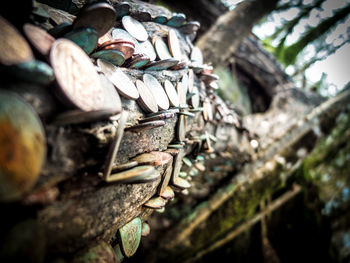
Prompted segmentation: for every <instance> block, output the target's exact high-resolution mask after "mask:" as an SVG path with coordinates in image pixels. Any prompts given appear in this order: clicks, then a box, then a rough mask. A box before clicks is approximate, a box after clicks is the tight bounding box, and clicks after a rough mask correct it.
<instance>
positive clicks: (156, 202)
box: [143, 197, 167, 209]
mask: <svg viewBox="0 0 350 263" xmlns="http://www.w3.org/2000/svg"><path fill="white" fill-rule="evenodd" d="M166 203H167V200H165V199H163V198H161V197H154V198H152V199H150V200H148V201H147V202H146V203H144V204H143V206H145V207H147V208H152V209H160V208H163V207H164V206H165V205H166Z"/></svg>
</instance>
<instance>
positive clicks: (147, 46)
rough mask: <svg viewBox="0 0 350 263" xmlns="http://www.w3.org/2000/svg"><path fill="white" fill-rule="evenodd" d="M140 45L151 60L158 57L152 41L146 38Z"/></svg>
mask: <svg viewBox="0 0 350 263" xmlns="http://www.w3.org/2000/svg"><path fill="white" fill-rule="evenodd" d="M140 46H141V50H142V52H143V53H144V54H145V55H146V56H147V57H149V59H150V61H154V60H155V59H156V57H157V54H156V52H155V50H154V47H153V45H152V43H151V42H150V41H148V40H146V41H144V42H141V43H140Z"/></svg>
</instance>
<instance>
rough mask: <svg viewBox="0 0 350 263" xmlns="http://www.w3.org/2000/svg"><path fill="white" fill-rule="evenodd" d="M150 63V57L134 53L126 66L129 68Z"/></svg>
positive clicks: (140, 66)
mask: <svg viewBox="0 0 350 263" xmlns="http://www.w3.org/2000/svg"><path fill="white" fill-rule="evenodd" d="M148 63H149V58H148V57H147V56H144V55H134V56H132V57H131V59H129V60H128V61H127V62H126V63H125V66H126V67H128V68H142V67H144V66H146V65H147V64H148Z"/></svg>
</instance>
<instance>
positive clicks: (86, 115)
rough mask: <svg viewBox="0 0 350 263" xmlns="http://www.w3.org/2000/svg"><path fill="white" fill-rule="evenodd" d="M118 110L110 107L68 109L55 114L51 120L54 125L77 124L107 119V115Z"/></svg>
mask: <svg viewBox="0 0 350 263" xmlns="http://www.w3.org/2000/svg"><path fill="white" fill-rule="evenodd" d="M117 113H118V112H116V111H114V110H112V109H103V110H93V111H82V110H70V111H66V112H63V113H61V114H59V115H57V116H56V118H55V119H54V120H53V122H52V123H53V124H55V125H67V124H78V123H86V122H96V121H101V120H106V119H108V117H109V116H111V115H115V114H117Z"/></svg>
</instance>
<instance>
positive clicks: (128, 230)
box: [118, 217, 142, 257]
mask: <svg viewBox="0 0 350 263" xmlns="http://www.w3.org/2000/svg"><path fill="white" fill-rule="evenodd" d="M141 232H142V221H141V218H140V217H136V218H134V219H133V220H131V221H130V222H129V223H127V224H125V225H124V226H122V227H121V228H119V230H118V234H119V239H120V245H121V250H122V252H123V254H124V255H125V256H126V257H131V256H132V255H134V254H135V253H136V250H137V248H138V247H139V245H140V241H141Z"/></svg>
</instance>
